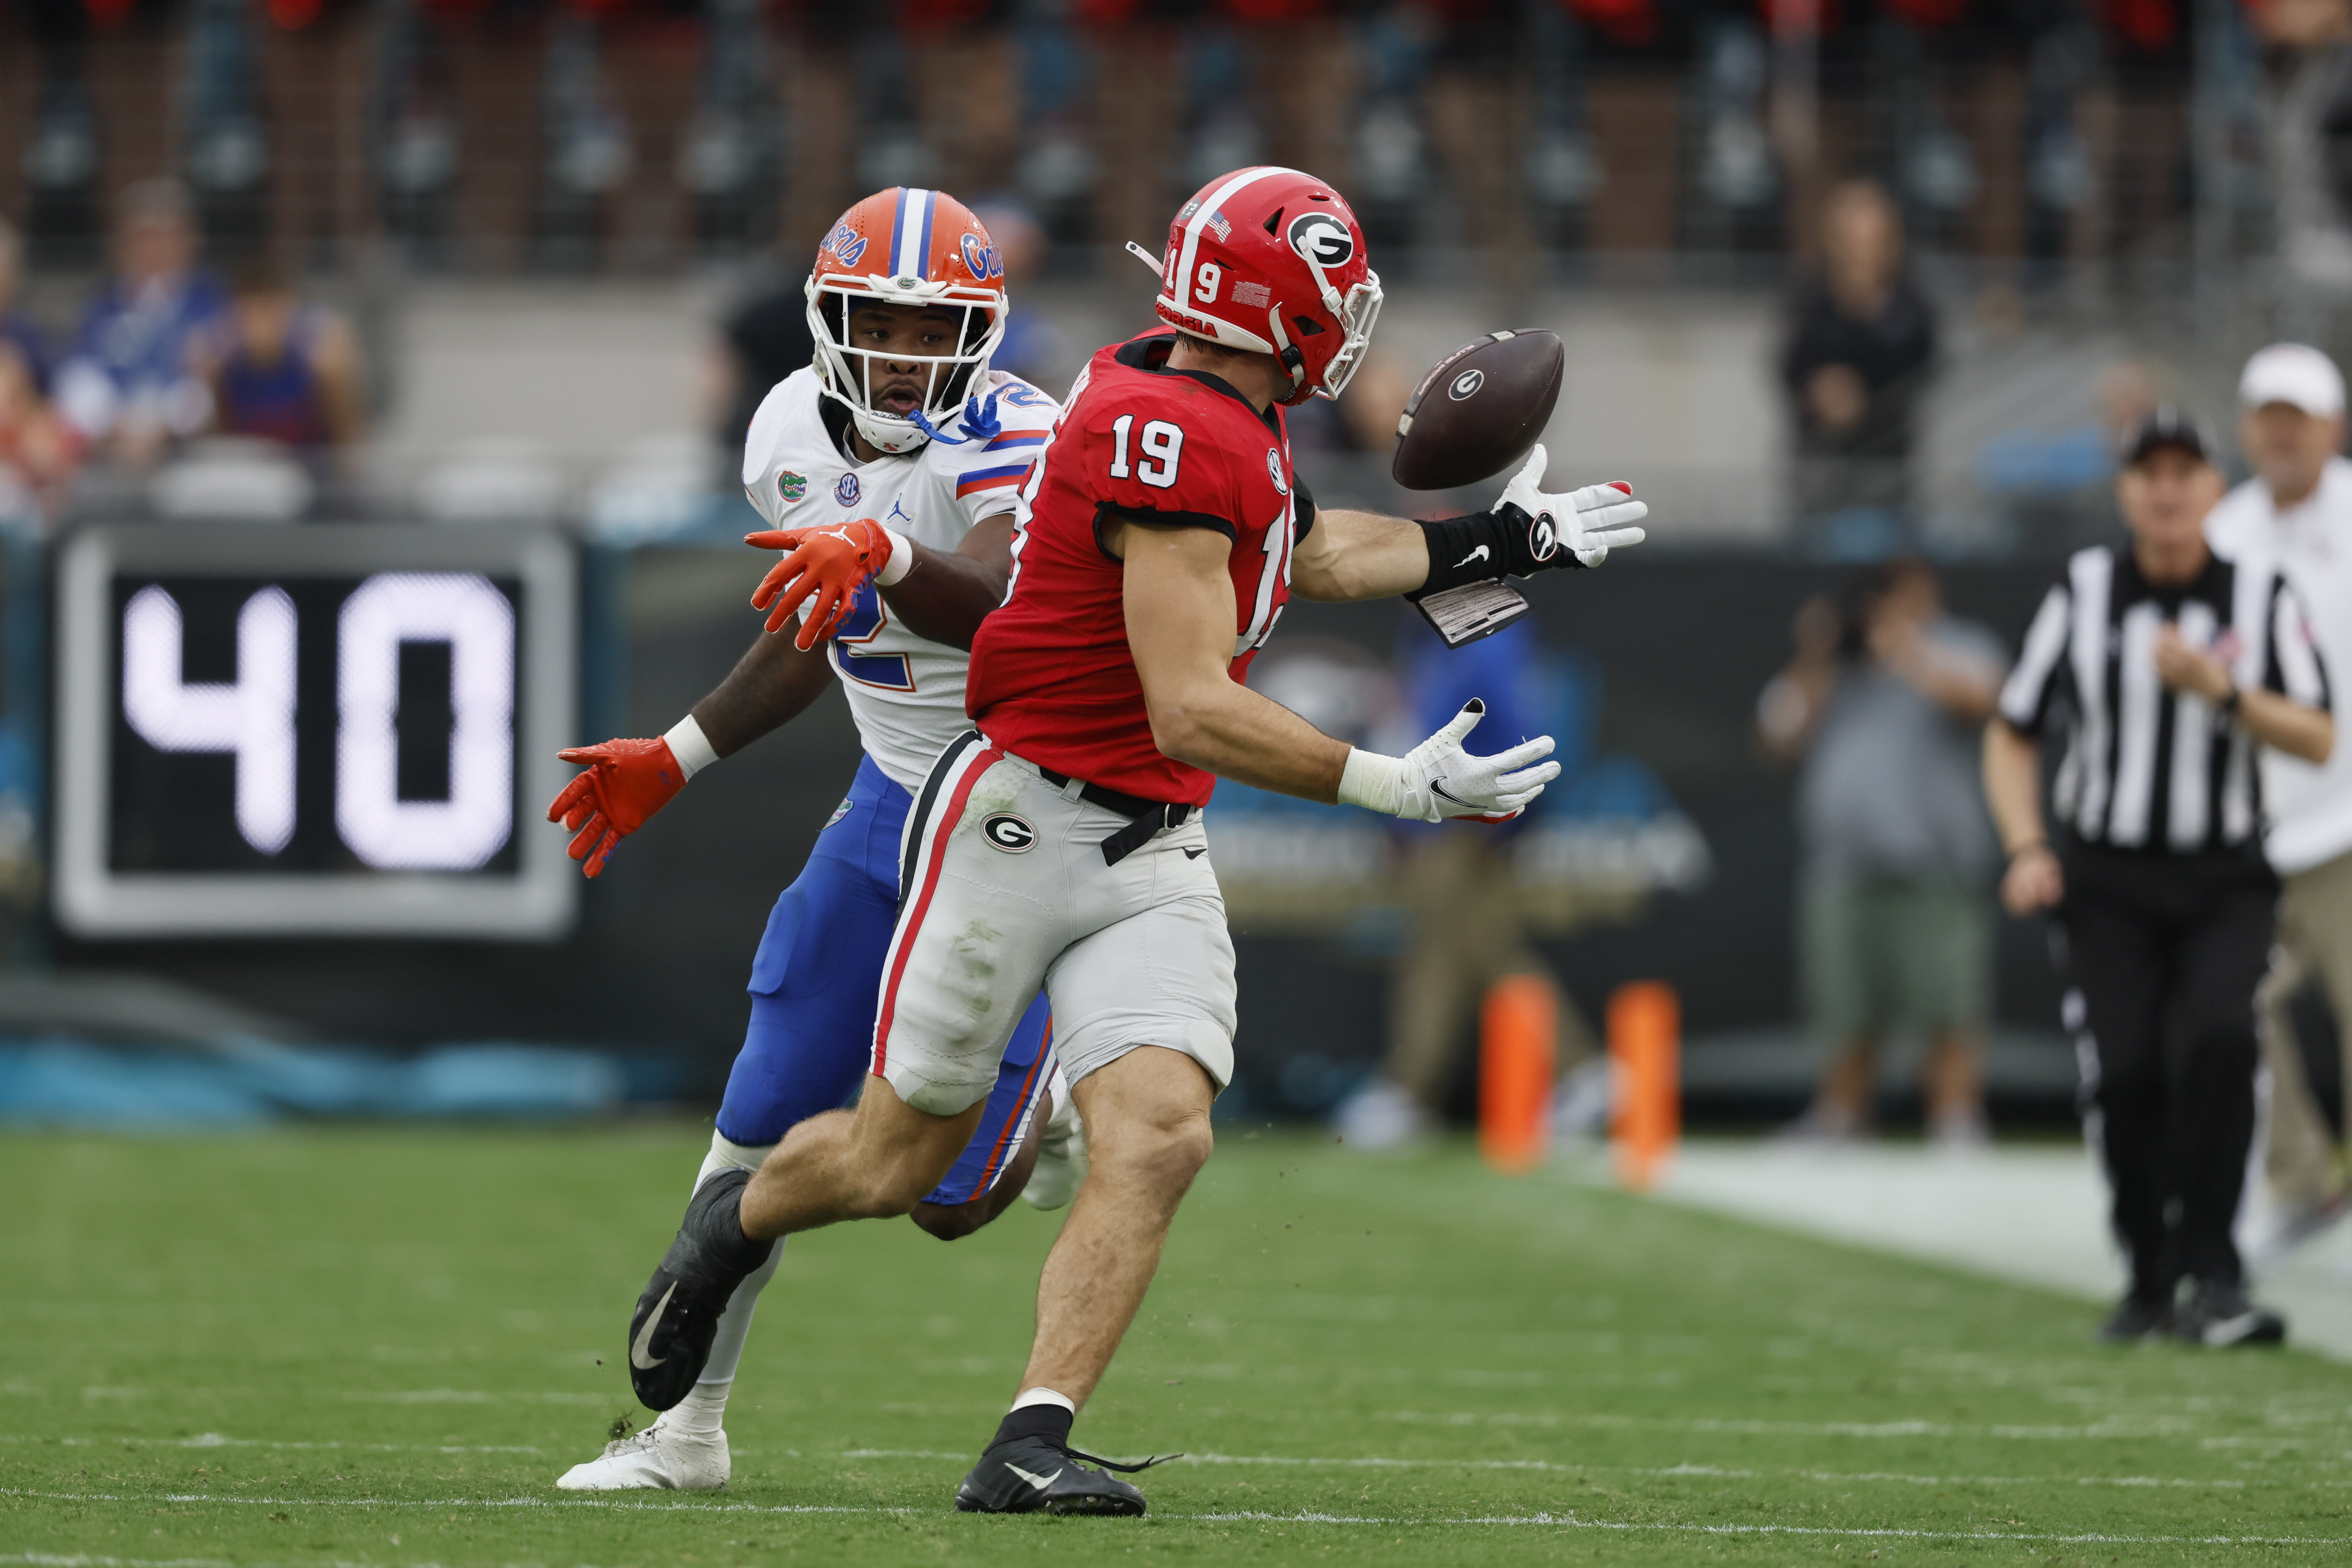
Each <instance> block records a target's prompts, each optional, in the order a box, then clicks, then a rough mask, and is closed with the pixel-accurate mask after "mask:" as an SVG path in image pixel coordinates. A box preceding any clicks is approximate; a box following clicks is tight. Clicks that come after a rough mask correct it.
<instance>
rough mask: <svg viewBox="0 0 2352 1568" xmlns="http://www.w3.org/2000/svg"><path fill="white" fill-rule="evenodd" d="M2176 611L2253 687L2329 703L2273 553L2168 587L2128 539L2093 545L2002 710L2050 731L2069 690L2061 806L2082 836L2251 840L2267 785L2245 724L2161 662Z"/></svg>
mask: <svg viewBox="0 0 2352 1568" xmlns="http://www.w3.org/2000/svg"><path fill="white" fill-rule="evenodd" d="M2167 621H2172V622H2176V623H2178V625H2179V628H2180V635H2181V637H2183V638H2184V639H2185V640H2186V641H2187V642H2188V643H2189V645H2190V646H2191V647H2202V648H2205V649H2207V650H2209V651H2210V652H2212V653H2214V654H2216V655H2218V656H2219V657H2220V658H2221V659H2222V660H2223V661H2224V662H2226V663H2227V664H2228V665H2229V666H2230V668H2231V673H2232V674H2233V675H2234V677H2235V678H2236V680H2237V683H2238V685H2239V686H2240V687H2241V688H2242V689H2247V690H2252V689H2256V688H2267V689H2270V690H2273V691H2278V692H2283V693H2284V694H2285V695H2286V696H2288V697H2290V698H2292V699H2294V700H2295V701H2297V702H2303V703H2307V704H2309V705H2311V706H2313V707H2317V708H2324V707H2326V705H2327V679H2326V675H2325V674H2324V673H2323V672H2322V670H2321V668H2320V663H2319V658H2318V656H2317V655H2316V654H2315V652H2314V651H2313V647H2312V640H2311V633H2310V630H2309V628H2308V627H2307V626H2305V620H2304V614H2303V607H2302V605H2300V604H2299V603H2297V601H2296V599H2295V596H2294V591H2293V590H2292V589H2290V588H2288V587H2287V585H2286V583H2285V581H2284V579H2283V578H2282V577H2280V576H2279V574H2278V573H2277V570H2276V568H2275V567H2274V566H2273V565H2272V564H2271V563H2268V562H2266V561H2260V560H2252V561H2242V562H2239V563H2235V564H2232V563H2230V562H2226V561H2222V560H2221V559H2219V558H2216V559H2214V560H2212V561H2210V562H2209V563H2207V565H2206V568H2205V571H2204V573H2203V574H2201V575H2200V576H2199V577H2198V579H2197V580H2196V581H2195V582H2193V583H2190V584H2187V585H2185V586H2176V587H2164V588H2159V587H2157V586H2155V585H2153V584H2150V583H2149V582H2148V581H2147V579H2146V578H2144V577H2143V576H2141V575H2140V573H2139V568H2138V567H2137V565H2136V564H2134V563H2133V560H2132V556H2131V552H2129V551H2128V550H2120V551H2119V550H2113V549H2110V548H2108V547H2107V546H2105V545H2103V544H2102V545H2094V546H2093V547H2092V548H2090V549H2088V550H2084V551H2082V552H2078V553H2077V554H2076V555H2075V556H2074V559H2073V560H2072V561H2070V562H2068V563H2067V565H2066V574H2065V576H2064V577H2063V578H2062V579H2060V580H2059V582H2058V583H2057V584H2056V585H2055V586H2053V588H2052V589H2051V590H2050V593H2049V596H2048V597H2046V598H2044V599H2043V600H2042V608H2041V610H2040V611H2039V612H2038V613H2037V614H2036V615H2035V616H2034V617H2033V625H2032V627H2031V628H2030V629H2029V630H2028V631H2027V632H2026V634H2025V651H2024V653H2023V655H2022V657H2021V658H2019V659H2018V661H2017V668H2015V669H2013V670H2012V671H2011V673H2010V677H2009V683H2008V684H2007V685H2006V686H2004V687H2003V688H2002V689H2001V693H2000V715H2001V717H2002V718H2004V719H2006V720H2008V721H2010V723H2011V724H2012V725H2015V726H2016V727H2017V728H2018V729H2019V730H2020V731H2023V732H2024V733H2026V734H2028V735H2037V736H2038V735H2040V734H2041V733H2042V729H2043V727H2044V726H2045V725H2046V724H2047V723H2048V722H2049V721H2050V716H2051V712H2052V710H2053V705H2054V704H2055V703H2056V700H2058V698H2059V697H2060V696H2062V695H2063V697H2064V699H2065V703H2066V708H2067V710H2068V719H2067V729H2066V756H2065V761H2064V762H2063V763H2062V764H2061V765H2060V767H2059V769H2058V781H2057V787H2056V791H2055V795H2056V799H2055V801H2054V803H2053V805H2054V806H2055V810H2056V815H2057V817H2058V819H2059V820H2060V821H2061V822H2063V823H2065V824H2066V825H2067V826H2069V827H2070V828H2072V829H2073V830H2074V833H2075V834H2076V835H2077V836H2078V837H2081V838H2084V839H2085V840H2087V841H2089V842H2091V843H2094V844H2105V845H2110V846H2113V847H2117V848H2129V849H2159V850H2168V851H2172V852H2175V853H2181V854H2187V853H2191V852H2194V851H2197V850H2200V849H2220V848H2231V847H2240V846H2244V845H2247V844H2251V843H2252V842H2253V841H2254V840H2255V838H2256V837H2257V836H2258V835H2259V833H2260V831H2261V826H2262V783H2261V779H2260V777H2259V775H2258V773H2257V770H2256V769H2255V767H2254V757H2253V745H2252V742H2251V741H2249V740H2248V738H2247V736H2246V734H2245V732H2244V731H2242V730H2241V729H2239V728H2238V727H2237V726H2235V725H2233V724H2231V723H2229V722H2228V721H2226V720H2223V719H2222V718H2221V716H2220V715H2217V714H2216V713H2215V712H2214V711H2213V707H2212V704H2210V703H2209V702H2207V701H2206V700H2205V699H2203V698H2201V697H2199V696H2197V695H2195V694H2194V693H2191V692H2187V691H2183V692H2179V693H2174V692H2168V691H2167V690H2165V689H2164V683H2163V682H2162V681H2161V680H2159V679H2158V678H2157V673H2156V634H2157V628H2158V627H2159V626H2162V625H2163V624H2164V623H2165V622H2167Z"/></svg>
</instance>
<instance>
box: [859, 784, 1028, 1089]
mask: <svg viewBox="0 0 2352 1568" xmlns="http://www.w3.org/2000/svg"><path fill="white" fill-rule="evenodd" d="M1003 760H1004V753H1003V752H1000V751H998V750H997V749H996V748H995V747H993V746H989V747H986V748H984V749H982V751H981V752H979V754H978V755H976V756H975V757H973V759H972V762H971V766H970V767H968V768H966V769H965V770H964V775H963V777H962V778H961V779H960V780H958V781H957V783H956V787H955V794H954V795H951V796H950V797H949V800H948V804H947V808H946V809H945V810H944V811H942V812H940V815H939V825H938V826H936V827H934V828H932V829H931V854H930V859H929V864H927V865H926V866H925V867H924V868H923V887H922V890H921V891H920V892H919V893H917V894H916V895H915V907H914V909H913V910H911V911H909V912H908V916H907V924H906V929H904V930H903V931H900V932H899V933H898V957H897V958H896V959H895V960H893V961H892V963H891V964H890V980H889V984H887V985H885V986H883V987H882V1016H881V1017H880V1018H878V1019H877V1021H876V1022H875V1025H874V1066H873V1068H872V1071H873V1072H874V1074H875V1075H876V1076H877V1077H879V1076H880V1075H881V1072H882V1068H884V1066H885V1065H886V1064H887V1062H888V1060H889V1049H890V1024H891V1020H893V1019H894V1018H896V1017H897V1016H898V982H899V981H901V980H903V979H904V978H906V974H907V958H908V954H910V953H912V952H914V951H915V939H916V938H917V937H918V936H919V935H921V934H922V930H923V917H924V916H925V915H927V914H929V912H930V909H931V895H932V894H933V893H934V892H936V891H938V889H939V885H940V867H942V866H944V865H945V864H946V863H947V858H948V837H949V836H950V834H952V833H954V832H955V826H956V824H957V823H959V822H961V821H962V820H963V808H964V805H966V803H968V802H969V801H970V800H971V786H972V785H974V784H978V783H979V782H980V775H981V774H982V773H986V772H987V771H988V770H989V769H991V768H992V767H994V766H995V765H996V764H997V763H1001V762H1003Z"/></svg>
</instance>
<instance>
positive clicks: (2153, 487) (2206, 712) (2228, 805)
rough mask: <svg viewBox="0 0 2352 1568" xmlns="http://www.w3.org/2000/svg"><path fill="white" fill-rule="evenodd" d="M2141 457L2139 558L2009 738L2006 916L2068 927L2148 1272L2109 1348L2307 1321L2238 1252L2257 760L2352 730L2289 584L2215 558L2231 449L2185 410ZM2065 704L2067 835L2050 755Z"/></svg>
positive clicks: (2047, 661) (2063, 590)
mask: <svg viewBox="0 0 2352 1568" xmlns="http://www.w3.org/2000/svg"><path fill="white" fill-rule="evenodd" d="M2121 456H2122V460H2123V471H2122V472H2121V474H2120V475H2118V477H2117V478H2116V500H2117V501H2118V503H2119V504H2120V506H2121V508H2122V510H2123V514H2124V521H2125V522H2126V525H2127V526H2128V528H2129V530H2130V534H2131V538H2130V542H2129V545H2128V547H2127V548H2116V547H2111V546H2108V545H2094V546H2093V547H2092V548H2090V549H2088V550H2084V551H2082V552H2079V553H2077V554H2076V555H2075V556H2074V558H2073V559H2072V560H2071V561H2069V562H2068V563H2067V566H2066V574H2065V575H2064V576H2063V578H2061V579H2060V580H2059V582H2058V583H2057V584H2056V585H2055V586H2053V588H2052V589H2051V590H2050V594H2049V596H2048V597H2047V598H2045V599H2043V600H2042V608H2041V610H2040V612H2039V613H2037V614H2036V615H2035V616H2034V618H2033V625H2032V627H2031V629H2029V630H2028V631H2027V633H2026V637H2025V648H2024V652H2023V654H2022V656H2021V658H2019V660H2018V662H2017V667H2016V668H2015V669H2014V670H2013V671H2011V675H2010V679H2009V682H2008V684H2007V685H2006V686H2005V687H2004V688H2003V689H2002V691H2001V696H2000V712H1999V714H1998V715H1997V716H1996V717H1995V718H1994V720H1993V721H1992V722H1991V724H1990V725H1989V726H1988V727H1987V729H1986V731H1985V794H1986V795H1987V797H1988V799H1989V800H1990V804H1991V806H1992V812H1993V820H1994V822H1995V824H1996V825H1997V826H1999V828H2000V836H2001V843H2002V845H2003V847H2005V848H2006V850H2007V852H2008V856H2009V869H2008V872H2007V873H2006V875H2005V876H2004V877H2003V879H2002V881H2001V901H2002V902H2003V903H2004V904H2005V905H2007V907H2008V909H2009V911H2010V912H2011V914H2014V915H2026V914H2030V913H2032V911H2033V910H2041V909H2049V910H2054V911H2055V912H2056V914H2057V916H2058V921H2059V926H2060V928H2061V930H2062V931H2063V935H2064V952H2065V954H2066V963H2067V965H2068V967H2069V969H2070V971H2071V974H2072V978H2073V981H2074V989H2075V994H2077V995H2079V997H2080V998H2081V1003H2082V1006H2083V1008H2084V1014H2085V1018H2084V1022H2085V1023H2086V1025H2087V1027H2088V1030H2089V1033H2090V1036H2091V1038H2092V1040H2093V1042H2094V1044H2095V1061H2096V1078H2095V1082H2094V1083H2093V1084H2092V1085H2091V1086H2090V1087H2091V1089H2092V1103H2093V1104H2095V1106H2096V1108H2097V1110H2098V1127H2099V1132H2098V1136H2097V1142H2099V1144H2100V1147H2101V1152H2102V1153H2103V1156H2104V1158H2105V1163H2106V1169H2107V1179H2108V1181H2109V1183H2110V1184H2112V1186H2113V1187H2114V1190H2115V1208H2114V1220H2115V1228H2116V1235H2117V1237H2118V1238H2119V1239H2120V1240H2121V1241H2122V1243H2123V1247H2124V1250H2125V1252H2126V1255H2127V1256H2128V1258H2129V1262H2130V1266H2131V1289H2130V1291H2129V1293H2128V1294H2127V1295H2126V1296H2125V1298H2124V1300H2123V1301H2122V1302H2121V1303H2120V1304H2119V1305H2118V1306H2117V1307H2116V1310H2115V1311H2114V1313H2113V1314H2112V1315H2111V1316H2110V1317H2109V1318H2108V1319H2107V1321H2106V1322H2105V1325H2104V1326H2103V1327H2102V1328H2101V1330H2100V1337H2101V1338H2102V1339H2104V1340H2107V1341H2110V1342H2127V1341H2134V1340H2139V1339H2142V1338H2145V1337H2147V1336H2148V1335H2151V1334H2157V1333H2165V1332H2171V1333H2175V1334H2178V1335H2179V1337H2180V1338H2183V1339H2186V1340H2191V1341H2195V1342H2200V1343H2204V1344H2214V1345H2221V1344H2251V1343H2275V1342H2278V1341H2280V1340H2282V1339H2284V1337H2285V1333H2286V1325H2285V1323H2284V1321H2281V1320H2280V1319H2279V1317H2278V1316H2277V1315H2276V1314H2274V1313H2272V1312H2269V1311H2265V1310H2263V1309H2261V1308H2258V1307H2255V1306H2254V1305H2253V1304H2252V1303H2251V1302H2250V1301H2248V1300H2247V1299H2246V1292H2245V1285H2244V1279H2243V1273H2242V1268H2241V1267H2240V1265H2239V1261H2238V1253H2237V1248H2236V1247H2235V1246H2234V1245H2233V1244H2232V1242H2231V1237H2230V1227H2231V1222H2232V1221H2233V1220H2234V1219H2235V1217H2236V1215H2237V1210H2238V1197H2239V1192H2240V1189H2241V1187H2242V1185H2243V1184H2244V1181H2245V1173H2246V1153H2247V1150H2248V1147H2249V1146H2250V1144H2251V1143H2252V1139H2253V1124H2254V1095H2253V1079H2254V1062H2255V1055H2256V1047H2255V1037H2254V988H2255V986H2256V985H2257V984H2259V983H2260V982H2261V980H2262V977H2263V969H2264V967H2265V965H2266V964H2267V963H2268V961H2269V956H2270V947H2271V933H2272V928H2273V922H2274V920H2275V916H2276V910H2277V903H2278V879H2277V878H2276V876H2275V875H2274V874H2273V872H2272V870H2271V868H2270V866H2269V864H2268V862H2267V861H2265V860H2264V858H2263V848H2262V827H2261V823H2262V797H2261V782H2260V772H2259V770H2258V769H2257V768H2256V767H2255V766H2254V756H2253V750H2254V748H2255V747H2256V746H2258V745H2259V746H2270V747H2274V748H2276V749H2277V750H2279V751H2281V752H2289V753H2291V754H2293V755H2295V756H2298V757H2303V758H2306V759H2308V760H2310V761H2312V762H2322V761H2325V760H2326V756H2327V754H2328V752H2329V751H2330V750H2332V749H2333V747H2334V744H2335V739H2336V727H2335V721H2334V720H2332V719H2331V718H2330V717H2329V716H2328V713H2327V688H2326V678H2325V677H2324V676H2323V675H2322V673H2321V670H2320V664H2319V660H2318V658H2317V656H2316V655H2315V653H2314V651H2313V648H2312V643H2311V637H2310V633H2309V631H2308V630H2307V629H2306V627H2305V622H2304V616H2303V610H2302V607H2301V605H2300V604H2299V603H2298V602H2297V600H2296V599H2295V597H2294V594H2293V593H2292V592H2291V591H2290V590H2289V589H2288V588H2287V587H2286V585H2285V584H2284V581H2283V580H2282V579H2281V578H2280V577H2279V576H2278V574H2277V571H2276V568H2275V567H2274V566H2273V565H2272V564H2270V563H2267V562H2266V561H2264V560H2263V559H2262V558H2260V557H2258V556H2257V557H2252V558H2249V559H2243V560H2241V561H2238V562H2236V563H2231V562H2226V561H2221V560H2219V559H2217V558H2216V557H2215V556H2214V555H2213V553H2212V552H2210V550H2208V549H2207V548H2206V543H2205V534H2204V521H2205V514H2206V513H2207V512H2209V511H2210V510H2212V508H2213V504H2214V502H2215V501H2217V500H2220V499H2221V491H2222V488H2223V480H2222V478H2221V471H2220V469H2218V468H2215V467H2214V464H2213V446H2212V441H2211V438H2210V437H2209V436H2208V435H2207V434H2206V433H2205V431H2204V430H2203V429H2202V427H2200V426H2199V425H2198V424H2196V423H2195V422H2194V421H2192V420H2190V419H2189V418H2188V417H2187V416H2184V415H2182V414H2181V413H2179V411H2178V410H2176V409H2173V408H2169V407H2166V408H2160V409H2158V411H2157V412H2156V413H2155V414H2154V415H2152V416H2149V417H2148V418H2147V421H2146V422H2144V423H2143V424H2142V425H2141V426H2139V427H2138V429H2137V430H2136V431H2135V432H2134V433H2133V434H2132V436H2131V437H2130V438H2129V439H2128V440H2127V441H2126V444H2125V447H2124V450H2123V452H2122V454H2121ZM2062 708H2063V720H2061V721H2058V722H2057V727H2058V728H2059V729H2061V730H2062V731H2063V735H2064V741H2065V760H2064V762H2063V764H2062V765H2061V766H2060V767H2059V769H2058V777H2057V784H2056V788H2055V790H2054V792H2053V794H2054V796H2055V798H2054V799H2053V803H2052V806H2053V815H2054V816H2056V818H2057V820H2058V824H2059V827H2058V829H2057V832H2056V834H2055V836H2054V837H2053V835H2052V834H2051V832H2050V831H2049V830H2048V829H2046V828H2045V827H2044V826H2043V823H2042V798H2041V795H2042V754H2041V737H2042V731H2044V730H2045V729H2047V728H2050V727H2052V725H2053V718H2054V716H2055V714H2056V712H2057V710H2060V709H2062ZM2070 1023H2071V1020H2070ZM2184 1282H2185V1283H2186V1284H2187V1285H2188V1287H2189V1289H2188V1290H2187V1292H2186V1295H2185V1298H2184V1295H2183V1290H2182V1286H2183V1284H2184Z"/></svg>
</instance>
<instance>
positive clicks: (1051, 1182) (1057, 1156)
mask: <svg viewBox="0 0 2352 1568" xmlns="http://www.w3.org/2000/svg"><path fill="white" fill-rule="evenodd" d="M1045 1092H1046V1093H1048V1094H1050V1095H1052V1096H1053V1097H1054V1114H1053V1115H1052V1116H1051V1117H1049V1118H1047V1119H1046V1121H1045V1127H1044V1128H1043V1129H1042V1130H1041V1131H1039V1132H1038V1134H1037V1165H1036V1168H1035V1169H1034V1170H1033V1171H1031V1172H1030V1173H1029V1184H1028V1185H1027V1186H1025V1187H1024V1188H1022V1189H1021V1198H1022V1201H1023V1202H1024V1203H1026V1204H1027V1205H1029V1206H1030V1207H1031V1208H1036V1209H1057V1208H1060V1207H1061V1206H1062V1205H1064V1204H1066V1203H1068V1202H1069V1201H1070V1200H1071V1199H1072V1198H1074V1197H1076V1196H1077V1195H1078V1184H1079V1183H1081V1182H1083V1181H1085V1180H1086V1179H1087V1124H1086V1123H1085V1122H1084V1121H1079V1120H1078V1102H1077V1101H1076V1100H1075V1099H1073V1098H1072V1097H1071V1094H1070V1080H1069V1079H1066V1078H1065V1077H1063V1076H1062V1064H1061V1063H1059V1062H1055V1064H1054V1077H1053V1081H1052V1082H1051V1083H1049V1084H1048V1085H1047V1086H1046V1089H1045Z"/></svg>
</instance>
